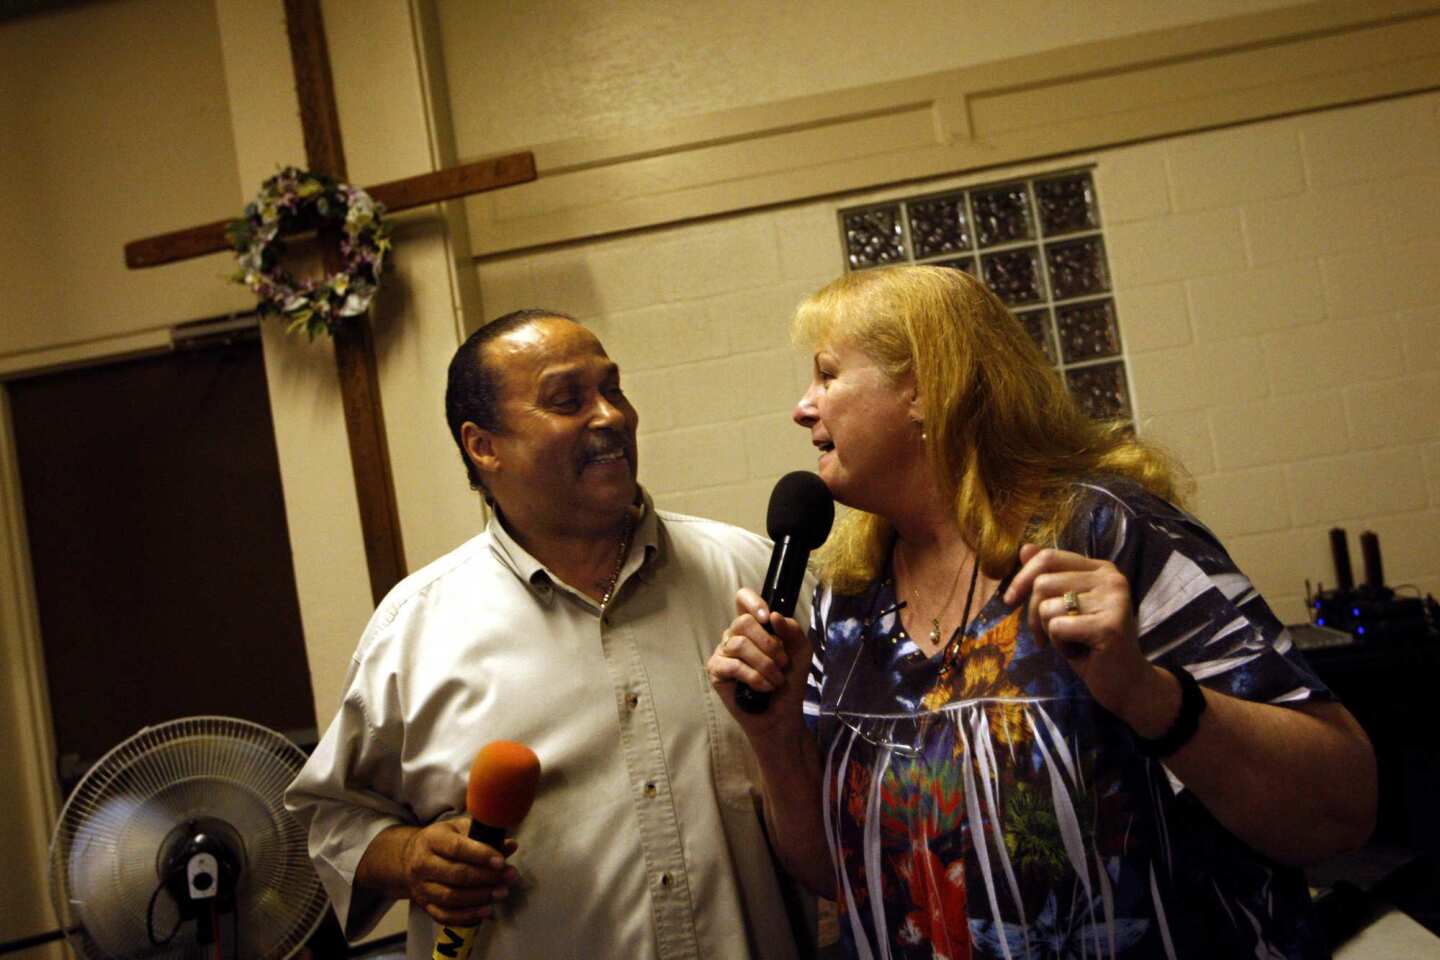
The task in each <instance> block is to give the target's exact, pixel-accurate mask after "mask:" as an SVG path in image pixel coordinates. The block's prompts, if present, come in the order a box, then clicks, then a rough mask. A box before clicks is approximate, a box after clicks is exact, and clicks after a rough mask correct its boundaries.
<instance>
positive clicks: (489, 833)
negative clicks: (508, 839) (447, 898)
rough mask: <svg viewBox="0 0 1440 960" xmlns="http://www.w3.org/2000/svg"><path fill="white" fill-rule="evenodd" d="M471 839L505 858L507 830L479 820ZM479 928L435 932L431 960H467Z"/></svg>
mask: <svg viewBox="0 0 1440 960" xmlns="http://www.w3.org/2000/svg"><path fill="white" fill-rule="evenodd" d="M470 839H471V840H478V841H480V842H481V843H483V844H485V845H486V846H487V847H494V848H495V852H496V853H498V854H500V856H502V857H503V856H505V828H504V827H493V826H491V825H490V824H488V823H481V822H480V821H479V820H475V819H473V818H472V819H471V821H470ZM478 929H479V927H452V926H450V925H449V924H444V925H442V926H441V927H440V929H439V930H437V931H436V932H435V950H434V952H432V953H431V954H430V960H466V958H467V957H469V956H470V948H471V947H472V946H474V945H475V931H476V930H478Z"/></svg>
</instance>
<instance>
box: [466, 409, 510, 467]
mask: <svg viewBox="0 0 1440 960" xmlns="http://www.w3.org/2000/svg"><path fill="white" fill-rule="evenodd" d="M493 436H494V435H493V434H492V433H491V432H490V431H489V430H484V429H482V428H481V427H479V426H478V425H477V424H475V423H473V422H471V421H469V420H466V421H465V422H464V423H462V424H461V425H460V445H461V446H463V447H464V448H465V456H467V457H469V458H470V462H471V463H472V464H474V465H475V469H476V470H478V471H480V474H481V476H487V475H489V474H492V473H494V472H495V471H496V470H498V469H500V454H499V453H498V452H497V451H496V449H495V444H494V443H493V442H492V437H493Z"/></svg>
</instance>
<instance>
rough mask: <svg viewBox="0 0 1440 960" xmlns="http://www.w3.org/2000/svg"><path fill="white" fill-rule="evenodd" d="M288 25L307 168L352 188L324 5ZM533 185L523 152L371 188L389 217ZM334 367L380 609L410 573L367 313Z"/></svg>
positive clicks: (149, 263)
mask: <svg viewBox="0 0 1440 960" xmlns="http://www.w3.org/2000/svg"><path fill="white" fill-rule="evenodd" d="M285 26H286V30H287V32H288V34H289V39H290V60H291V63H292V65H293V67H294V70H295V87H296V93H297V94H298V96H299V100H300V123H301V126H302V127H303V129H304V131H305V159H306V163H307V165H308V167H309V169H310V171H311V172H312V173H325V174H329V175H330V176H332V177H334V178H335V179H336V180H338V181H341V182H344V181H345V179H346V176H345V150H344V146H343V143H342V141H341V139H340V117H339V111H338V109H337V108H336V106H335V88H334V82H333V80H332V79H331V76H330V55H329V52H328V50H327V48H326V45H325V24H324V21H323V20H322V19H321V15H320V0H285ZM534 179H535V157H534V155H533V154H530V153H517V154H512V155H510V156H505V157H496V158H492V159H489V160H484V161H481V162H479V163H471V164H467V165H465V166H460V167H454V168H452V169H448V170H440V171H437V172H435V173H427V174H423V175H421V176H417V177H409V178H407V179H404V180H394V181H391V182H389V183H382V184H379V185H378V186H374V187H367V188H366V190H367V192H368V193H369V194H370V195H371V196H372V197H374V199H375V201H376V202H377V203H383V204H384V205H385V208H386V210H389V211H396V210H408V209H411V208H413V207H420V206H425V205H426V204H430V203H437V202H439V201H441V200H453V199H455V198H456V197H463V196H467V195H469V194H472V193H479V192H481V191H484V190H494V189H496V188H497V187H505V186H510V185H512V184H516V183H524V182H526V181H528V180H534ZM228 224H229V221H228V220H220V221H217V222H215V223H208V224H205V225H203V226H199V227H191V228H189V229H186V230H178V231H175V232H173V233H166V234H162V235H160V236H155V237H148V238H146V239H144V240H136V241H134V242H132V243H128V244H126V245H125V263H126V265H127V266H129V267H130V268H132V269H136V268H140V267H153V266H158V265H159V264H162V263H171V262H174V261H176V260H186V259H189V258H191V257H198V256H202V255H204V254H207V253H218V252H219V251H221V250H228V249H230V243H229V241H228V240H227V239H226V237H225V228H226V227H227V225H228ZM334 240H335V238H334V237H333V236H332V237H325V236H323V235H322V237H321V246H322V248H323V256H324V262H325V269H326V271H327V272H330V273H334V272H337V271H339V270H340V269H341V261H340V253H339V247H338V244H337V243H335V242H334ZM335 362H336V366H337V367H338V368H339V373H340V392H341V398H342V403H343V407H344V410H345V427H346V431H347V433H348V435H349V439H350V464H351V467H352V469H353V471H354V475H355V494H356V498H357V500H358V501H359V504H360V527H361V530H362V531H363V533H364V537H365V560H366V565H367V566H368V568H369V571H370V593H371V595H372V596H373V597H374V599H375V602H376V603H377V604H378V603H379V602H380V599H381V598H382V597H384V595H385V594H386V592H388V591H389V589H390V588H391V587H393V586H394V585H395V584H396V583H398V582H399V581H400V578H401V577H403V576H405V554H404V549H403V548H402V546H401V542H400V517H399V513H398V511H397V510H396V506H395V483H394V479H393V478H392V476H391V472H390V454H389V450H388V448H387V446H386V442H385V421H384V418H383V416H382V414H381V407H380V390H379V382H378V379H377V377H376V371H375V348H374V342H373V340H372V336H371V330H370V320H369V318H368V317H367V316H359V317H353V318H351V319H350V320H348V321H346V322H345V323H344V324H342V325H341V326H339V327H337V328H335Z"/></svg>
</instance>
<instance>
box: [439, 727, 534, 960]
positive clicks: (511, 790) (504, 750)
mask: <svg viewBox="0 0 1440 960" xmlns="http://www.w3.org/2000/svg"><path fill="white" fill-rule="evenodd" d="M539 783H540V758H539V757H537V756H535V751H534V750H531V749H530V748H529V747H527V746H525V745H524V744H523V743H516V742H515V741H513V740H495V741H493V742H491V743H487V744H486V745H485V746H483V747H481V748H480V752H479V753H477V754H476V755H475V762H474V763H472V764H470V783H469V785H468V786H467V787H466V788H465V810H466V811H467V812H468V813H469V814H470V839H471V840H478V841H480V842H481V843H483V844H485V845H487V846H490V847H494V848H495V851H496V852H497V853H499V854H500V855H501V856H502V857H503V856H504V855H505V835H506V834H507V833H508V832H509V831H511V830H514V829H515V828H516V827H518V826H519V825H520V821H521V820H524V819H525V814H527V813H529V812H530V804H532V803H534V802H535V788H536V787H537V786H538V785H539ZM475 930H476V928H475V927H451V926H448V925H447V926H443V927H441V928H440V932H439V934H438V935H437V936H436V938H435V952H434V954H433V955H432V960H465V958H466V957H468V956H469V955H470V947H471V945H472V944H473V943H474V942H475Z"/></svg>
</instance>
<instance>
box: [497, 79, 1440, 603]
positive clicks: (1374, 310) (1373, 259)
mask: <svg viewBox="0 0 1440 960" xmlns="http://www.w3.org/2000/svg"><path fill="white" fill-rule="evenodd" d="M1079 163H1093V164H1094V176H1095V183H1096V189H1097V191H1098V193H1099V199H1100V205H1101V211H1102V216H1103V219H1104V227H1105V239H1106V246H1107V249H1108V252H1109V257H1110V266H1111V271H1112V274H1113V279H1114V284H1115V290H1116V305H1117V309H1118V313H1119V317H1120V327H1121V335H1122V339H1123V342H1124V347H1125V356H1126V362H1127V366H1128V369H1129V375H1130V384H1131V390H1132V401H1133V403H1134V407H1135V410H1136V414H1137V418H1138V422H1139V426H1140V430H1141V432H1142V433H1143V434H1144V435H1145V436H1147V437H1150V438H1153V439H1155V440H1158V441H1160V442H1162V443H1164V444H1165V445H1167V446H1168V447H1169V448H1170V449H1171V450H1173V451H1174V452H1175V453H1176V454H1177V455H1178V456H1179V457H1180V458H1181V460H1182V461H1183V462H1184V463H1185V465H1186V466H1187V467H1188V468H1189V470H1190V472H1191V473H1192V474H1193V476H1194V477H1195V480H1196V494H1195V498H1194V502H1193V503H1192V507H1193V508H1194V510H1195V511H1196V512H1197V513H1198V514H1199V515H1200V517H1201V518H1202V519H1204V520H1205V521H1206V522H1207V523H1209V524H1210V525H1211V527H1212V528H1213V529H1214V530H1215V531H1216V532H1217V533H1218V534H1219V535H1220V536H1221V537H1222V538H1223V539H1224V540H1225V541H1226V543H1227V544H1228V545H1229V546H1230V548H1231V551H1232V553H1233V554H1234V555H1235V557H1236V559H1237V560H1238V561H1239V563H1240V564H1241V566H1242V568H1244V569H1245V570H1246V571H1247V572H1248V573H1249V574H1250V575H1251V577H1252V579H1254V580H1255V582H1256V584H1257V586H1259V588H1260V589H1261V590H1262V591H1263V592H1264V593H1265V594H1266V595H1267V597H1269V598H1270V600H1271V602H1272V604H1273V605H1274V606H1275V607H1276V609H1277V612H1278V613H1279V614H1280V615H1281V617H1282V618H1284V619H1286V620H1291V621H1294V620H1300V619H1303V618H1304V606H1303V603H1304V583H1305V580H1306V579H1307V578H1309V579H1310V580H1311V581H1312V582H1315V581H1322V580H1323V581H1326V582H1330V581H1332V580H1333V572H1332V568H1331V563H1330V558H1329V553H1328V547H1327V540H1326V531H1327V530H1328V529H1329V528H1330V527H1331V526H1335V525H1340V526H1344V527H1346V528H1348V529H1349V530H1350V531H1351V540H1352V549H1353V552H1354V561H1355V565H1356V570H1357V571H1358V570H1359V569H1360V558H1359V549H1358V542H1356V541H1357V539H1358V534H1359V532H1360V531H1361V530H1364V529H1372V530H1374V531H1375V532H1376V533H1378V534H1379V536H1380V542H1381V547H1382V549H1383V552H1384V560H1385V572H1386V579H1387V581H1388V582H1389V583H1390V584H1391V585H1399V584H1414V585H1415V586H1416V587H1417V588H1418V589H1419V590H1421V591H1427V592H1433V593H1440V269H1437V267H1436V264H1437V262H1440V95H1434V94H1430V95H1423V96H1414V97H1407V98H1401V99H1396V100H1389V101H1382V102H1377V103H1372V104H1366V105H1361V106H1355V107H1347V108H1344V109H1338V110H1331V111H1326V112H1323V113H1317V114H1309V115H1303V116H1297V117H1291V118H1286V119H1283V120H1276V121H1269V122H1265V123H1259V124H1251V125H1246V126H1243V127H1235V128H1229V129H1224V130H1218V131H1212V132H1207V133H1202V134H1196V135H1190V136H1185V137H1177V138H1173V139H1170V140H1166V141H1161V142H1154V143H1147V144H1142V145H1138V146H1132V147H1124V148H1118V149H1114V150H1108V151H1103V152H1099V153H1095V154H1091V155H1087V156H1084V157H1072V158H1067V159H1065V160H1063V161H1057V162H1055V163H1050V164H1046V165H1044V166H1032V167H1026V168H1023V169H1020V168H1017V169H1012V170H996V171H988V172H985V173H982V174H977V175H973V176H967V177H964V178H955V179H952V180H946V181H937V182H933V183H926V184H923V185H919V186H914V187H910V188H905V189H894V190H886V191H877V192H872V193H867V194H863V195H853V196H846V197H838V198H833V199H830V200H827V201H823V202H814V203H806V204H800V205H796V206H793V207H789V208H785V209H779V210H774V211H766V212H763V213H757V214H748V215H744V216H737V217H733V218H727V219H725V220H722V221H717V222H708V223H702V224H695V225H687V226H681V227H676V228H671V229H665V230H656V231H649V232H645V233H641V234H636V235H631V236H625V237H620V238H614V239H605V240H599V241H596V242H593V243H590V244H584V245H580V246H573V247H566V248H561V249H555V250H546V251H540V252H536V253H531V254H526V255H521V256H515V257H507V258H500V259H495V260H490V261H486V262H484V263H481V264H480V265H479V267H478V270H479V277H480V286H481V291H482V297H483V300H484V310H485V314H486V316H487V317H493V316H497V315H499V314H500V313H503V312H505V311H508V310H512V309H515V308H518V307H522V306H531V305H536V304H540V305H545V306H550V307H554V308H556V309H560V310H565V311H567V312H570V313H572V314H575V315H576V316H578V317H580V318H581V319H582V320H584V321H585V322H586V323H588V324H590V325H591V326H592V327H593V328H594V329H595V330H596V331H597V332H598V333H599V335H600V336H601V338H602V339H603V340H604V341H605V343H606V345H607V347H608V348H609V350H610V352H611V355H612V356H614V357H615V358H616V360H617V361H618V362H619V363H620V364H621V366H622V369H623V370H624V377H625V385H626V389H627V391H628V392H629V394H630V396H631V397H632V399H633V400H634V401H635V403H636V405H637V406H638V407H639V409H640V414H641V420H640V423H641V449H640V456H641V478H642V480H643V482H644V483H645V484H646V486H647V487H648V488H649V489H650V491H651V492H652V493H653V494H654V495H655V498H656V500H657V502H658V503H659V504H660V505H661V506H662V507H666V508H669V509H674V510H680V511H684V512H688V513H697V514H701V515H705V516H711V517H716V518H718V519H722V520H727V521H730V522H733V523H738V524H740V525H742V526H746V527H750V528H751V529H756V530H763V527H764V516H765V504H766V501H767V499H768V497H769V491H770V488H771V486H772V485H773V483H774V481H775V480H776V479H777V478H778V477H779V476H780V475H781V474H783V473H785V472H787V471H789V470H793V469H800V468H811V467H813V464H814V453H813V450H812V449H811V448H810V446H809V442H808V437H807V435H806V434H805V432H804V431H802V430H800V429H799V428H797V427H795V426H794V425H793V424H792V423H791V422H790V420H789V411H790V408H791V407H792V406H793V404H794V402H795V400H796V398H797V397H798V396H799V394H800V392H801V391H802V390H803V388H804V385H805V382H806V380H807V379H808V375H809V362H808V358H806V357H803V356H800V355H799V354H798V353H797V352H796V351H795V350H794V349H793V348H792V347H791V346H790V344H789V341H788V335H787V325H788V320H789V316H790V313H791V311H792V310H793V308H794V306H795V304H796V303H797V302H798V301H799V300H800V299H801V298H802V297H803V296H804V295H805V294H807V293H808V292H810V291H812V290H814V289H815V288H817V287H818V286H820V285H821V284H823V283H824V282H826V281H827V280H829V279H831V278H833V277H834V276H836V275H837V274H839V273H840V272H841V270H842V269H843V263H844V261H843V257H842V250H841V242H840V233H839V228H838V226H837V218H836V211H838V210H839V209H841V208H844V207H849V206H854V205H856V204H859V203H865V202H869V201H872V200H882V199H893V198H896V197H904V196H910V195H915V194H919V193H922V192H932V191H935V190H940V189H945V188H947V187H950V186H968V185H971V184H976V183H986V182H993V181H997V180H1001V179H1004V178H1006V177H1009V176H1013V175H1016V174H1024V173H1031V172H1034V171H1036V170H1041V169H1055V168H1063V167H1070V166H1075V165H1077V164H1079Z"/></svg>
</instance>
